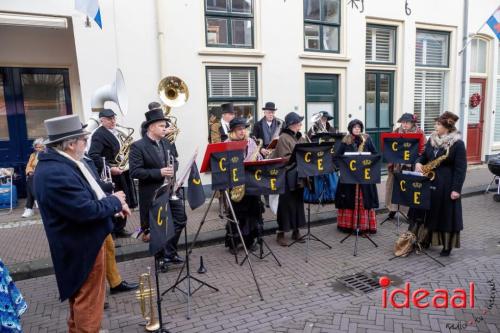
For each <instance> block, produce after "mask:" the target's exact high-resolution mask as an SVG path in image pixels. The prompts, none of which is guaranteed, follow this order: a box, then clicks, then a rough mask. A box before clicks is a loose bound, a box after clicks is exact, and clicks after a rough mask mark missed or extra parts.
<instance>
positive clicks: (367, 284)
mask: <svg viewBox="0 0 500 333" xmlns="http://www.w3.org/2000/svg"><path fill="white" fill-rule="evenodd" d="M337 281H338V282H340V283H342V284H343V285H344V286H346V287H347V288H350V289H354V290H355V291H358V292H361V293H363V294H368V293H370V292H372V291H375V290H376V289H379V288H380V285H379V284H378V280H375V279H373V278H371V277H369V276H367V275H366V274H364V273H355V274H351V275H346V276H343V277H340V278H339V279H337Z"/></svg>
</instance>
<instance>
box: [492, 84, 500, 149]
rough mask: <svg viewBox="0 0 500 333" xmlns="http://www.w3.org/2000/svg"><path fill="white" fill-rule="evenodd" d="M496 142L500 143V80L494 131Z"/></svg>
mask: <svg viewBox="0 0 500 333" xmlns="http://www.w3.org/2000/svg"><path fill="white" fill-rule="evenodd" d="M493 136H494V139H493V141H495V142H500V80H497V100H496V109H495V130H494V134H493Z"/></svg>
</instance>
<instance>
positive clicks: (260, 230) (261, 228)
mask: <svg viewBox="0 0 500 333" xmlns="http://www.w3.org/2000/svg"><path fill="white" fill-rule="evenodd" d="M285 161H286V160H285V159H282V158H280V159H275V161H274V162H272V163H269V162H270V160H263V161H255V162H245V165H249V164H252V165H256V164H282V163H284V162H285ZM269 194H271V193H260V194H259V195H269ZM263 233H264V221H260V222H259V223H258V225H257V244H258V245H259V254H255V253H254V252H250V253H251V254H252V255H253V256H254V257H256V258H257V259H260V260H263V259H265V258H266V257H268V256H269V255H271V256H272V257H273V258H274V260H276V263H277V264H278V266H279V267H281V263H280V261H279V260H278V258H277V257H276V255H275V254H274V252H273V250H271V248H270V247H269V245H268V244H267V242H266V240H265V239H264V238H263V237H262V236H263ZM231 240H232V237H231ZM264 247H265V248H266V249H267V253H265V250H264ZM264 253H265V254H264ZM247 258H248V254H247V255H246V256H245V257H244V258H243V260H242V261H241V263H240V266H243V264H244V263H245V261H246V260H247Z"/></svg>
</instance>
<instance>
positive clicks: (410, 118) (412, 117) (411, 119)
mask: <svg viewBox="0 0 500 333" xmlns="http://www.w3.org/2000/svg"><path fill="white" fill-rule="evenodd" d="M403 121H407V122H410V123H416V122H417V116H415V115H414V114H411V113H408V112H407V113H403V114H402V115H401V117H400V118H399V120H398V123H402V122H403Z"/></svg>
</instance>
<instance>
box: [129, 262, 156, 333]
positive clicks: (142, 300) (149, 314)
mask: <svg viewBox="0 0 500 333" xmlns="http://www.w3.org/2000/svg"><path fill="white" fill-rule="evenodd" d="M135 294H136V297H137V299H138V300H139V305H140V307H141V314H142V317H143V318H144V319H145V320H147V324H146V331H148V332H156V331H158V329H159V328H160V322H159V321H158V319H156V318H155V309H154V307H153V296H154V294H155V290H154V289H153V288H151V269H150V268H149V267H148V272H147V273H143V274H141V275H140V276H139V290H137V291H136V293H135Z"/></svg>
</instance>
